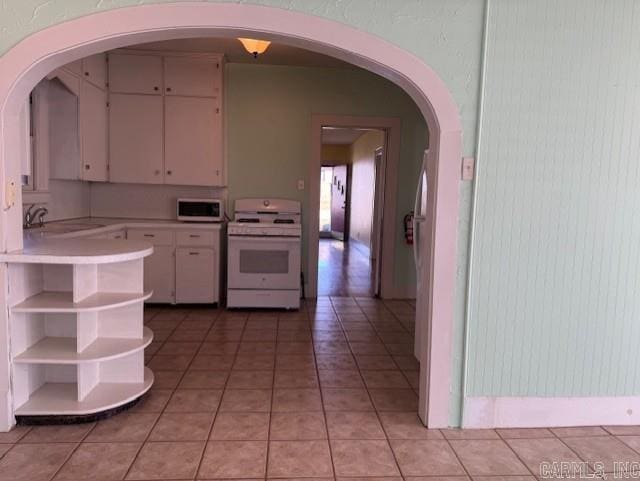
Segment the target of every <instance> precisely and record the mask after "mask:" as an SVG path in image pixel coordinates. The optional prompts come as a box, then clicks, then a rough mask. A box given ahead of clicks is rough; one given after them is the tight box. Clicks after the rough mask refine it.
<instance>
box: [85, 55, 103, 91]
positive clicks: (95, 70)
mask: <svg viewBox="0 0 640 481" xmlns="http://www.w3.org/2000/svg"><path fill="white" fill-rule="evenodd" d="M82 77H83V78H84V79H85V80H87V81H89V82H91V83H92V84H93V85H95V86H96V87H99V88H101V89H106V88H107V54H105V53H98V54H96V55H92V56H91V57H87V58H83V59H82Z"/></svg>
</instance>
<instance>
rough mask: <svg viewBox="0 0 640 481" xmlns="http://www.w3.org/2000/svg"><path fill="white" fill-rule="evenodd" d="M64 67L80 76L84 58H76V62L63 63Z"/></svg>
mask: <svg viewBox="0 0 640 481" xmlns="http://www.w3.org/2000/svg"><path fill="white" fill-rule="evenodd" d="M62 68H65V69H67V70H69V71H70V72H71V73H73V74H75V75H77V76H78V77H80V76H81V75H82V60H76V61H74V62H71V63H68V64H66V65H63V66H62Z"/></svg>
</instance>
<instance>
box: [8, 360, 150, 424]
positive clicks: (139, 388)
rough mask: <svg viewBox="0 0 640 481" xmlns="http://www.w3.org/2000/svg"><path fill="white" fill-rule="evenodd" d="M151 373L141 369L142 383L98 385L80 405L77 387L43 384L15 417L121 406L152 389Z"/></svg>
mask: <svg viewBox="0 0 640 481" xmlns="http://www.w3.org/2000/svg"><path fill="white" fill-rule="evenodd" d="M153 380H154V376H153V372H152V371H151V369H149V368H148V367H145V368H144V381H143V382H141V383H100V384H98V385H97V386H96V387H95V388H93V390H92V391H91V392H90V393H89V394H88V395H87V397H86V398H85V399H84V400H83V401H77V400H76V395H77V394H76V393H77V384H75V383H51V384H45V385H44V386H42V387H41V388H40V389H38V390H37V391H36V392H34V393H33V394H32V395H31V397H30V398H29V400H28V401H27V402H26V403H24V404H23V405H22V406H20V407H19V408H18V409H16V411H15V415H16V416H47V415H59V416H67V415H84V414H95V413H99V412H102V411H108V410H110V409H113V408H117V407H119V406H123V405H125V404H127V403H129V402H131V401H133V400H134V399H137V398H139V397H140V396H142V395H143V394H144V393H146V392H147V391H148V390H149V389H150V388H151V386H152V385H153Z"/></svg>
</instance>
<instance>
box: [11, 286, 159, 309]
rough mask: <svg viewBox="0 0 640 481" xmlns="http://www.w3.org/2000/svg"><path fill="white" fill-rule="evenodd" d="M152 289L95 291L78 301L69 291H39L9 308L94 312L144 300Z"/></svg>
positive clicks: (150, 294) (150, 293) (151, 292)
mask: <svg viewBox="0 0 640 481" xmlns="http://www.w3.org/2000/svg"><path fill="white" fill-rule="evenodd" d="M152 295H153V291H146V292H144V293H142V294H139V293H133V294H132V293H124V292H96V293H95V294H92V295H90V296H89V297H87V298H86V299H84V300H82V301H80V302H75V303H74V302H73V294H72V293H71V292H49V291H45V292H40V293H39V294H36V295H35V296H31V297H29V298H28V299H26V300H25V301H23V302H21V303H20V304H16V305H15V306H13V307H12V308H11V311H12V312H27V313H38V312H45V313H72V312H95V311H104V310H107V309H115V308H117V307H124V306H128V305H129V304H134V303H136V302H141V301H146V300H147V299H149V298H150V297H151V296H152Z"/></svg>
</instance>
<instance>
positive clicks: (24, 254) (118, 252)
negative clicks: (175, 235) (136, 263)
mask: <svg viewBox="0 0 640 481" xmlns="http://www.w3.org/2000/svg"><path fill="white" fill-rule="evenodd" d="M135 228H139V229H162V228H171V229H185V230H187V229H188V230H220V229H221V228H222V224H219V223H191V222H179V221H177V220H162V219H126V218H112V217H83V218H79V219H70V220H63V221H54V222H49V223H46V224H45V225H44V227H35V228H32V229H25V230H24V234H23V242H24V247H23V249H21V250H17V251H14V252H9V253H6V254H0V262H11V263H40V264H106V263H111V262H123V261H128V260H133V259H140V258H142V257H146V256H148V255H150V254H151V253H152V252H153V246H152V245H151V244H150V243H148V242H144V241H136V240H118V239H86V238H85V237H87V236H93V235H100V234H107V233H109V232H115V231H118V230H122V229H135Z"/></svg>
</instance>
